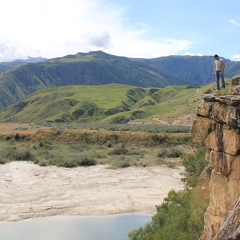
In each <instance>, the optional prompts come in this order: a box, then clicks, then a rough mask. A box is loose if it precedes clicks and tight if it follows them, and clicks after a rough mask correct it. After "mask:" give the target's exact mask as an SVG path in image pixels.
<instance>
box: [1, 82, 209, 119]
mask: <svg viewBox="0 0 240 240" xmlns="http://www.w3.org/2000/svg"><path fill="white" fill-rule="evenodd" d="M208 88H209V86H206V87H203V88H201V89H198V88H193V87H191V88H189V87H186V86H175V87H173V86H172V87H166V88H139V87H134V86H127V85H119V84H110V85H101V86H64V87H54V88H47V89H43V90H40V91H38V92H36V93H34V94H32V95H31V96H29V97H27V98H25V99H23V100H22V101H20V102H18V103H16V104H14V105H12V106H10V107H9V108H7V109H6V110H4V111H2V112H1V113H0V120H1V121H11V122H39V121H54V122H72V121H77V122H91V121H101V122H105V123H122V122H129V121H139V120H140V121H152V122H161V121H164V122H172V121H174V120H176V119H178V117H179V116H181V115H188V114H193V111H194V109H195V108H196V106H197V105H198V104H199V102H200V100H201V94H202V93H203V92H204V91H206V89H208Z"/></svg>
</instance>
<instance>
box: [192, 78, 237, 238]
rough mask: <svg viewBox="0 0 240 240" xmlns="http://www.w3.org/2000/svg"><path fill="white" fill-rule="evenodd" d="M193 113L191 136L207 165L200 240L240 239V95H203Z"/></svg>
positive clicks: (204, 175)
mask: <svg viewBox="0 0 240 240" xmlns="http://www.w3.org/2000/svg"><path fill="white" fill-rule="evenodd" d="M236 80H238V79H236ZM239 81H240V80H239ZM196 114H197V118H196V120H195V121H194V123H193V127H192V136H193V139H194V141H195V142H197V143H199V144H200V145H205V146H206V148H207V153H206V161H208V163H209V166H208V174H204V173H203V174H202V178H203V185H202V190H203V191H205V195H204V196H205V197H206V195H208V196H207V197H208V199H209V206H208V209H207V212H206V213H205V217H204V221H205V227H204V233H203V239H204V240H210V239H214V240H219V239H221V240H227V239H240V96H237V95H235V96H221V97H216V96H213V95H204V96H203V100H202V103H201V104H200V106H199V107H198V108H197V111H196ZM209 169H210V170H209ZM205 171H206V170H205ZM206 189H207V190H206Z"/></svg>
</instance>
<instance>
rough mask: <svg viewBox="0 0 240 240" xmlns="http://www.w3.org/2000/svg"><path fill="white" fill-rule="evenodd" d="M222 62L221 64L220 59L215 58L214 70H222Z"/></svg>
mask: <svg viewBox="0 0 240 240" xmlns="http://www.w3.org/2000/svg"><path fill="white" fill-rule="evenodd" d="M222 64H223V60H222V59H219V60H215V62H214V66H215V71H222Z"/></svg>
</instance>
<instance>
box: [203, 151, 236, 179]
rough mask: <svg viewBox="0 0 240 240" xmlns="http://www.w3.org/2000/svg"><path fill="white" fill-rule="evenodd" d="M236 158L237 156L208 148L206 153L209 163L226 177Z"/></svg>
mask: <svg viewBox="0 0 240 240" xmlns="http://www.w3.org/2000/svg"><path fill="white" fill-rule="evenodd" d="M235 159H236V156H232V155H229V154H226V153H224V152H216V151H213V150H207V153H206V160H207V161H208V162H209V165H210V166H211V167H212V168H214V169H215V170H216V171H217V172H219V173H221V174H222V175H223V176H225V177H227V176H228V175H229V174H230V172H231V170H232V163H233V162H234V160H235Z"/></svg>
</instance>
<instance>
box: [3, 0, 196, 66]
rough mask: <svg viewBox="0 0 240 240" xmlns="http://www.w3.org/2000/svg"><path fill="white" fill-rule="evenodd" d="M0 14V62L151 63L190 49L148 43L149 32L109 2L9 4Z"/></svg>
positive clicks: (26, 0) (186, 44) (178, 43)
mask: <svg viewBox="0 0 240 240" xmlns="http://www.w3.org/2000/svg"><path fill="white" fill-rule="evenodd" d="M13 6H14V7H13ZM1 9H4V11H2V13H1V15H0V50H1V53H0V62H1V61H10V60H13V59H17V58H18V59H19V58H27V56H31V57H39V56H41V57H47V58H52V57H59V56H64V55H67V54H75V53H77V52H88V51H95V50H103V51H106V52H108V53H110V54H116V55H122V56H128V57H145V58H150V57H159V56H166V55H171V54H177V53H179V52H180V51H187V50H188V49H190V48H191V47H192V45H193V42H192V41H191V40H187V39H174V38H170V37H164V38H160V39H155V40H153V39H149V38H148V35H147V33H148V31H149V29H150V28H151V27H150V26H147V25H144V24H142V25H140V27H139V28H138V29H136V28H131V27H130V26H129V24H128V23H129V22H128V21H130V20H129V19H128V18H126V11H127V9H128V6H125V5H119V4H116V3H114V2H113V1H109V2H108V1H103V0H68V1H66V0H51V1H49V0H34V1H32V0H21V1H19V0H8V1H4V3H2V5H1Z"/></svg>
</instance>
